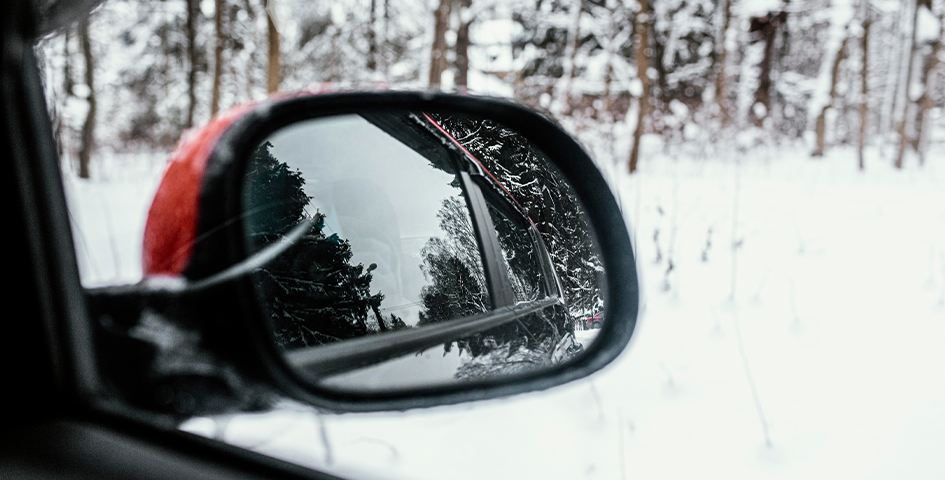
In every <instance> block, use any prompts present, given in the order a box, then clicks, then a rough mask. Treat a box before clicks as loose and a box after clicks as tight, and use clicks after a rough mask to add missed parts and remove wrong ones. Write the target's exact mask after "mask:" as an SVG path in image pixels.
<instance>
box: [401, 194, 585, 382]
mask: <svg viewBox="0 0 945 480" xmlns="http://www.w3.org/2000/svg"><path fill="white" fill-rule="evenodd" d="M462 202H463V201H462V200H461V199H460V198H457V197H454V198H450V199H448V200H446V201H444V202H443V207H442V208H441V210H440V212H439V214H438V215H437V217H438V218H439V219H440V228H441V229H442V230H443V231H444V232H446V237H445V238H439V237H434V238H431V239H429V240H428V241H427V243H426V245H425V246H424V248H423V250H422V253H421V255H422V257H423V265H422V267H421V268H422V269H423V272H424V274H425V275H426V277H427V281H428V282H429V284H428V285H427V286H426V287H424V288H423V289H422V290H421V292H420V299H421V312H420V322H419V324H418V325H424V324H430V323H436V322H442V321H446V320H452V319H456V318H461V317H464V316H468V315H474V314H477V313H481V312H485V311H487V310H489V309H490V308H491V302H490V301H489V295H488V290H487V289H486V281H485V275H484V273H483V270H482V266H481V263H480V259H479V247H478V245H477V243H476V240H475V236H474V234H473V227H472V222H471V219H470V217H469V214H468V211H467V210H466V208H465V206H464V205H463V203H462ZM522 288H524V287H522ZM559 310H560V309H559V308H554V309H548V310H547V311H546V312H544V313H541V314H536V315H531V316H528V317H526V318H523V319H520V320H518V321H516V322H512V323H509V324H505V325H502V326H499V327H495V328H492V329H490V330H487V331H485V332H482V333H479V334H476V335H473V336H470V337H467V338H463V339H459V340H457V341H455V343H456V345H458V347H459V349H460V351H461V352H462V351H467V352H469V354H470V355H472V356H473V357H474V358H478V357H480V356H485V357H484V358H489V359H490V360H489V361H488V362H485V361H473V362H472V363H471V364H470V365H469V367H468V368H466V367H463V368H461V369H460V371H458V372H457V378H460V379H465V378H475V377H479V376H483V375H490V374H496V373H499V372H502V373H504V374H507V373H512V372H515V371H519V370H524V369H528V368H534V367H535V366H538V365H542V364H543V362H544V361H546V360H547V358H548V356H549V354H550V352H551V348H553V346H554V345H555V344H556V343H557V341H558V340H560V338H561V337H562V335H564V334H565V333H566V332H567V331H568V324H569V322H567V321H566V319H567V316H566V315H563V312H560V311H559ZM453 343H454V342H449V343H447V344H446V345H445V349H446V351H450V350H451V348H452V345H453ZM500 352H505V353H504V354H502V353H500Z"/></svg>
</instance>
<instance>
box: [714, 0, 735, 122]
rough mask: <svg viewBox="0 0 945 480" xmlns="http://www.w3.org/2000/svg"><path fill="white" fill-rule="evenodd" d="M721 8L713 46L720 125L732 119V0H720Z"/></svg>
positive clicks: (716, 100)
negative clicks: (730, 61) (729, 55)
mask: <svg viewBox="0 0 945 480" xmlns="http://www.w3.org/2000/svg"><path fill="white" fill-rule="evenodd" d="M721 1H722V8H721V9H720V10H721V16H722V22H721V23H722V26H721V27H720V29H719V30H720V32H719V36H718V40H717V42H718V43H717V44H716V46H715V51H716V59H715V104H716V105H717V106H718V109H719V119H720V120H721V122H722V126H725V125H728V123H729V122H731V121H732V107H731V105H730V102H729V98H728V76H727V68H728V36H729V25H730V24H731V22H732V2H733V1H734V0H721Z"/></svg>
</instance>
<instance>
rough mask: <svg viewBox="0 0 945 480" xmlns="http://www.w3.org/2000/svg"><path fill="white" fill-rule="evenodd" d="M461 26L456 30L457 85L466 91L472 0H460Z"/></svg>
mask: <svg viewBox="0 0 945 480" xmlns="http://www.w3.org/2000/svg"><path fill="white" fill-rule="evenodd" d="M458 6H459V28H458V29H457V30H456V62H455V63H456V82H455V83H456V87H457V88H458V89H459V90H460V91H461V92H463V91H466V86H467V84H468V83H469V45H470V40H469V27H470V25H472V22H473V19H474V17H473V15H472V13H473V12H472V0H458Z"/></svg>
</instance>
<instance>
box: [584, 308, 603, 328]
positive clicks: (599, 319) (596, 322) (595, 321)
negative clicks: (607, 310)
mask: <svg viewBox="0 0 945 480" xmlns="http://www.w3.org/2000/svg"><path fill="white" fill-rule="evenodd" d="M603 322H604V312H603V311H600V312H597V313H595V314H594V315H592V316H590V317H587V318H586V319H585V320H584V328H586V329H588V330H590V329H592V328H600V327H601V325H602V324H603Z"/></svg>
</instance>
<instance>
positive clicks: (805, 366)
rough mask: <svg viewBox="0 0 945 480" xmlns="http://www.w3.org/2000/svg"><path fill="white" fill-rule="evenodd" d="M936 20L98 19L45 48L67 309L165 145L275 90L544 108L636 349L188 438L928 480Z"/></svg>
mask: <svg viewBox="0 0 945 480" xmlns="http://www.w3.org/2000/svg"><path fill="white" fill-rule="evenodd" d="M943 13H945V2H943V1H941V0H931V1H930V0H917V1H916V0H901V1H900V0H790V1H787V0H661V1H654V2H640V1H632V0H570V1H551V0H540V1H539V0H527V1H525V0H511V1H504V2H500V1H498V0H452V1H451V0H403V1H397V2H395V1H390V0H352V1H346V2H311V3H309V2H302V1H296V0H270V3H266V2H265V1H263V0H203V1H199V2H198V1H196V0H190V1H187V0H163V1H150V2H145V1H141V0H110V1H108V2H106V3H104V4H103V5H102V6H101V7H100V8H98V9H97V10H96V11H95V12H94V13H93V14H92V16H91V17H90V18H89V19H88V21H87V22H85V23H82V24H80V25H78V26H74V27H73V28H71V29H69V30H67V31H61V32H56V33H55V34H53V35H51V36H49V37H47V38H45V39H42V40H41V42H40V43H39V48H37V52H38V53H39V55H40V56H41V58H42V61H41V65H42V68H43V70H44V74H45V78H46V90H47V99H48V104H49V108H50V111H51V114H52V115H51V116H52V118H53V120H54V124H55V128H56V133H57V141H58V142H59V148H60V153H61V154H62V159H63V166H64V174H63V181H64V187H65V190H66V195H67V198H68V200H69V208H70V218H71V220H72V222H73V233H74V240H75V243H76V252H77V258H78V262H79V270H80V274H81V277H82V281H83V284H85V285H101V284H109V283H129V282H134V281H137V280H138V279H140V267H139V264H140V251H141V231H142V229H143V224H144V220H143V219H144V216H145V215H146V213H147V208H148V206H149V204H150V201H151V197H152V195H153V192H154V189H155V187H156V183H157V181H158V180H159V179H160V175H161V172H162V170H163V168H164V165H165V162H166V160H167V158H168V157H169V155H170V151H171V150H172V149H173V147H174V145H175V144H176V142H177V141H178V139H179V138H180V137H181V136H182V135H185V132H186V130H187V129H188V128H190V127H193V126H200V125H203V124H204V123H206V122H207V121H208V120H209V118H210V117H211V115H212V114H213V113H214V112H218V111H221V110H224V109H226V108H228V107H230V106H232V105H235V104H238V103H240V102H243V101H247V100H250V99H261V98H265V97H266V96H267V95H268V93H269V92H270V91H271V90H276V89H279V90H294V89H302V88H305V89H309V90H312V91H332V90H339V89H359V88H369V89H386V88H390V89H426V88H430V87H433V88H436V87H437V86H438V88H440V89H443V90H447V91H459V92H462V91H465V92H469V93H473V94H485V95H494V96H501V97H506V98H512V99H514V100H516V101H519V102H523V103H526V104H528V105H532V106H535V107H537V108H540V109H543V110H544V111H546V112H547V113H549V114H550V115H551V116H553V117H554V118H555V119H557V120H558V121H559V122H561V124H562V125H563V126H564V127H565V129H566V130H568V131H569V132H571V133H572V134H574V135H575V136H576V137H577V138H578V139H579V140H580V141H581V142H582V143H583V144H584V145H585V146H586V147H587V148H588V150H589V151H590V152H591V154H592V157H593V158H594V159H595V161H596V162H597V165H598V167H599V168H600V169H601V171H602V172H603V174H604V175H605V177H606V178H607V179H608V181H609V182H610V185H611V187H612V189H613V192H614V194H615V195H616V196H617V198H618V201H619V202H620V205H621V207H622V209H623V213H624V217H625V220H626V221H627V224H628V226H629V228H630V229H631V234H632V240H633V243H634V248H635V252H634V253H635V254H636V259H637V268H638V274H639V278H640V286H641V303H640V315H639V318H638V323H637V327H636V330H635V332H634V336H633V339H632V340H631V343H630V345H629V346H628V348H627V349H626V350H625V352H624V354H623V355H622V356H621V357H620V358H618V359H617V360H615V361H614V362H613V364H611V365H610V366H608V367H607V368H606V369H604V370H603V371H601V372H599V373H597V374H595V375H593V376H591V377H588V378H587V379H583V380H579V381H575V382H572V383H570V384H568V385H565V386H562V387H560V388H557V389H553V390H549V391H543V392H536V393H534V394H528V395H520V396H516V397H513V398H510V399H505V400H496V401H491V402H476V403H473V404H465V405H458V406H451V407H443V408H436V409H424V410H418V411H411V412H388V413H379V414H357V415H355V414H346V415H329V414H326V413H325V412H319V411H317V410H314V409H312V408H309V407H305V406H300V405H297V404H286V405H281V406H280V408H277V409H275V410H274V411H271V412H265V413H261V414H257V415H239V416H235V417H234V416H223V417H216V418H195V419H192V420H191V421H189V422H187V423H186V424H185V425H183V426H182V428H184V429H185V430H187V431H191V432H194V433H198V434H201V435H206V436H210V437H214V438H217V439H219V440H222V441H225V442H228V443H232V444H235V445H239V446H242V447H245V448H249V449H252V450H255V451H259V452H262V453H265V454H267V455H272V456H275V457H279V458H283V459H287V460H290V461H292V462H296V463H299V464H302V465H307V466H312V467H314V468H318V469H321V470H325V471H329V472H333V473H337V474H339V475H341V476H350V477H355V478H421V479H438V478H442V477H443V475H444V472H449V475H450V476H451V477H453V478H469V479H474V478H543V479H557V478H560V479H574V478H599V479H606V480H611V479H616V478H629V477H634V478H653V479H658V478H702V477H705V476H706V475H707V473H708V474H709V475H710V476H713V477H719V478H778V479H781V478H834V479H841V478H850V479H857V480H862V479H865V478H877V479H884V478H900V477H908V478H915V479H918V478H930V479H931V478H943V477H945V464H943V463H942V462H941V461H940V459H939V457H940V456H941V455H940V453H941V451H943V449H945V415H943V408H942V405H945V384H943V382H941V381H939V379H941V378H945V357H943V354H942V352H943V351H942V348H941V338H943V337H945V321H943V319H945V165H943V164H942V159H943V158H945V131H943V121H942V108H943V105H945V103H943V102H945V98H943V97H945V95H943V94H945V82H943V79H942V76H943V74H945V71H943V70H945V69H943V68H942V65H941V64H942V35H943V31H942V30H943V29H942V23H943V22H942V19H943ZM89 66H91V68H89ZM84 177H87V178H84ZM427 354H430V355H432V353H430V352H427V353H425V355H427ZM437 355H439V353H437Z"/></svg>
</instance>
